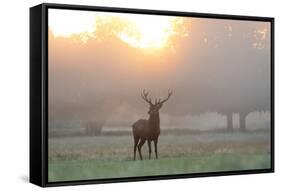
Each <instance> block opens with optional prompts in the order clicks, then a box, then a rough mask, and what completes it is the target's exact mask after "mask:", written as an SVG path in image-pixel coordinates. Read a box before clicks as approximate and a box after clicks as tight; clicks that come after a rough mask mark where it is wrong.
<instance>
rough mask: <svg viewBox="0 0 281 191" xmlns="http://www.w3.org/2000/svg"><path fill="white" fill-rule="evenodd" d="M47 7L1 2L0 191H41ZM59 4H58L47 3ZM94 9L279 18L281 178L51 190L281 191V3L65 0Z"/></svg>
mask: <svg viewBox="0 0 281 191" xmlns="http://www.w3.org/2000/svg"><path fill="white" fill-rule="evenodd" d="M41 2H42V1H39V0H34V1H20V0H18V1H15V0H10V1H8V0H7V1H1V5H0V15H1V16H0V47H1V53H0V59H1V60H0V65H1V67H0V92H1V94H0V116H1V117H0V127H1V131H0V141H1V142H0V153H1V154H0V190H14V189H21V190H40V188H39V187H37V186H34V185H32V184H29V183H28V168H29V167H28V160H29V158H28V155H29V153H28V139H29V135H28V132H29V130H28V129H29V122H28V121H29V114H28V113H29V107H28V106H29V102H28V99H29V94H28V92H29V90H28V87H29V85H28V84H29V64H28V61H29V7H31V6H33V5H36V4H39V3H41ZM45 2H54V1H45ZM57 2H59V3H68V4H88V5H97V6H116V7H131V8H146V9H162V10H174V11H187V12H203V13H204V12H205V13H222V14H239V15H258V16H271V17H275V18H276V30H275V32H276V33H275V34H276V39H275V42H276V51H275V52H276V57H275V58H276V61H275V66H276V67H275V71H276V81H275V83H276V94H275V95H276V99H277V100H276V136H275V138H276V142H275V144H276V147H277V149H276V158H275V159H276V161H277V163H276V173H274V174H259V175H243V176H242V175H240V176H228V177H210V178H193V179H181V180H166V181H148V182H138V183H118V184H104V185H89V186H75V187H71V186H68V187H61V188H48V189H46V190H81V191H83V190H87V191H89V190H114V191H118V190H122V191H126V190H130V191H131V190H133V191H136V190H153V189H163V190H173V189H177V190H215V189H216V190H217V191H219V190H228V191H232V190H233V191H234V190H235V191H237V190H246V189H247V190H255V191H259V190H266V189H267V188H270V187H271V188H273V189H274V187H280V185H279V184H278V181H280V178H281V173H280V170H281V169H280V168H281V166H280V162H279V161H280V157H281V156H280V148H279V145H280V142H281V137H280V128H279V126H280V122H281V121H280V119H281V118H280V117H281V114H280V110H281V103H280V101H279V100H280V99H279V98H280V96H281V95H280V94H281V89H280V88H281V68H280V65H279V61H280V38H279V36H278V35H279V34H281V33H280V32H281V28H280V27H281V21H280V19H281V12H280V5H278V2H279V1H277V0H266V1H265V0H263V1H261V0H255V1H250V0H248V1H246V0H232V1H226V0H212V1H207V0H205V1H204V0H193V1H188V0H182V1H180V0H170V1H169V0H166V1H165V2H164V1H163V0H162V1H161V0H158V1H156V0H154V1H152V0H141V1H140V0H107V1H104V0H95V1H91V0H84V1H78V0H61V1H57Z"/></svg>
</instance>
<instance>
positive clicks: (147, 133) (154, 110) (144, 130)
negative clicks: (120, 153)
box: [132, 90, 172, 160]
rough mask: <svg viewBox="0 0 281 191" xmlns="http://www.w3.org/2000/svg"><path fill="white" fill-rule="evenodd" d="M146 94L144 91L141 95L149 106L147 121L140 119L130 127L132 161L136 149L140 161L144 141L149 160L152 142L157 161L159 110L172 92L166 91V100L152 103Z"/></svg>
mask: <svg viewBox="0 0 281 191" xmlns="http://www.w3.org/2000/svg"><path fill="white" fill-rule="evenodd" d="M148 94H149V93H148V92H145V91H144V90H143V91H142V93H141V97H142V99H143V100H144V101H146V102H147V103H148V104H149V111H148V114H149V118H148V120H146V119H140V120H138V121H136V122H135V123H134V124H133V125H132V127H133V136H134V160H136V150H137V148H138V151H139V155H140V159H141V160H142V154H141V147H142V146H143V144H144V143H145V141H146V140H147V143H148V149H149V159H151V141H153V142H154V149H155V156H156V159H158V153H157V142H158V137H159V135H160V117H159V110H160V109H161V107H162V106H163V103H165V102H166V101H168V99H169V98H170V97H171V95H172V91H170V90H169V91H168V96H167V98H166V99H164V100H161V99H155V102H154V103H152V101H151V98H148Z"/></svg>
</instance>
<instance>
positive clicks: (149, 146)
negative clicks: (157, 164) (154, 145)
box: [147, 140, 151, 160]
mask: <svg viewBox="0 0 281 191" xmlns="http://www.w3.org/2000/svg"><path fill="white" fill-rule="evenodd" d="M147 144H148V151H149V160H150V159H151V140H147Z"/></svg>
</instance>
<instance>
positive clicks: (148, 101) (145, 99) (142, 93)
mask: <svg viewBox="0 0 281 191" xmlns="http://www.w3.org/2000/svg"><path fill="white" fill-rule="evenodd" d="M148 94H149V92H145V90H143V91H142V92H141V97H142V99H143V100H144V101H146V102H147V103H149V105H153V103H152V102H151V98H148V97H147V96H148Z"/></svg>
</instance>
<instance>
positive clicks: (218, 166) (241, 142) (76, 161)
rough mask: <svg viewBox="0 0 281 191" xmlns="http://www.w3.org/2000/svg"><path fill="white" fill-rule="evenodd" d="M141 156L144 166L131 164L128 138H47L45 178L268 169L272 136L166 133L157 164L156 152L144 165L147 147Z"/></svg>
mask: <svg viewBox="0 0 281 191" xmlns="http://www.w3.org/2000/svg"><path fill="white" fill-rule="evenodd" d="M152 151H154V150H153V149H152ZM142 153H143V156H144V160H143V161H140V160H137V161H133V138H132V136H131V135H130V134H124V135H114V134H112V135H101V136H75V137H50V138H49V171H48V175H49V177H48V178H49V181H50V182H53V181H70V180H86V179H99V178H101V179H102V178H116V177H133V176H150V175H165V174H183V173H198V172H215V171H230V170H231V171H236V170H246V169H265V168H270V132H269V130H265V131H251V132H246V133H245V132H244V133H243V132H232V133H228V132H201V133H179V132H177V133H169V134H168V133H164V134H162V135H161V136H160V138H159V144H158V153H159V159H158V160H155V156H154V152H153V153H152V160H148V148H147V144H145V145H144V146H143V148H142ZM137 159H139V156H138V155H137Z"/></svg>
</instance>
